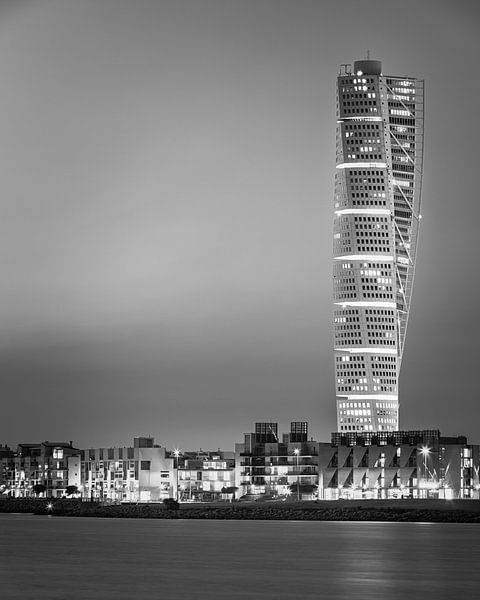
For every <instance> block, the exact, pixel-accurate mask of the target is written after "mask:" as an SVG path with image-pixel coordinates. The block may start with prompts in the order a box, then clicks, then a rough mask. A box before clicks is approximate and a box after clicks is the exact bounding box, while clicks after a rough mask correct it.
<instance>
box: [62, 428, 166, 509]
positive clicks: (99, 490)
mask: <svg viewBox="0 0 480 600" xmlns="http://www.w3.org/2000/svg"><path fill="white" fill-rule="evenodd" d="M173 463H174V461H173V458H172V457H170V456H169V454H168V453H167V451H166V449H165V448H163V447H162V446H159V445H156V444H155V440H154V438H153V437H136V438H134V441H133V446H130V447H122V448H90V449H87V450H82V451H81V452H79V455H78V456H74V457H71V458H70V459H69V464H68V467H69V478H68V483H69V485H72V486H76V487H77V489H78V490H79V493H80V496H81V497H82V498H84V499H88V500H92V501H108V502H151V501H156V502H159V501H162V500H164V499H165V498H171V497H173V494H174V484H175V473H174V464H173Z"/></svg>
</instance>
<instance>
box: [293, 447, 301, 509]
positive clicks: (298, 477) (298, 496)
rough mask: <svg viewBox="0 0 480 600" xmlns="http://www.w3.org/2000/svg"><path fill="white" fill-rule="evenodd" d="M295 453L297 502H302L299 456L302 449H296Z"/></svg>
mask: <svg viewBox="0 0 480 600" xmlns="http://www.w3.org/2000/svg"><path fill="white" fill-rule="evenodd" d="M293 453H294V454H295V456H296V459H297V500H300V475H299V472H298V455H299V454H300V449H299V448H295V450H294V451H293Z"/></svg>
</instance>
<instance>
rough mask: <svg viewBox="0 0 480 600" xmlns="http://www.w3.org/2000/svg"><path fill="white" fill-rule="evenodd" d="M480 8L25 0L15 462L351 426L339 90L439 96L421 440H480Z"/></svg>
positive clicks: (405, 377)
mask: <svg viewBox="0 0 480 600" xmlns="http://www.w3.org/2000/svg"><path fill="white" fill-rule="evenodd" d="M478 27H479V8H478V5H477V3H475V2H467V1H465V0H464V1H457V2H455V3H453V2H446V1H439V0H432V1H425V0H424V1H422V2H418V1H411V0H404V2H402V3H401V6H400V5H399V4H398V2H390V1H382V2H380V1H379V2H377V1H368V0H367V1H366V2H362V3H359V2H358V1H355V0H352V1H337V2H321V1H319V0H318V1H313V0H312V1H307V0H289V1H282V0H252V1H250V0H236V1H235V0H232V1H229V0H191V1H184V0H172V1H171V2H170V1H162V0H158V1H153V0H152V1H145V0H135V1H133V0H130V1H126V0H101V1H100V0H58V1H57V0H51V1H47V0H45V1H42V0H37V1H35V2H29V1H27V0H20V1H18V0H17V1H15V2H14V1H3V2H2V1H0V81H1V82H2V93H1V94H0V131H1V132H2V136H1V139H2V144H1V145H0V149H1V150H0V151H1V160H0V205H1V219H0V244H1V251H0V262H1V280H0V286H1V289H0V298H1V301H0V328H1V335H0V369H1V373H0V376H1V379H0V381H1V404H2V419H1V421H0V442H3V443H5V442H7V443H10V444H15V443H17V442H25V441H39V440H43V439H50V440H53V439H72V440H74V442H75V443H76V444H77V445H79V446H90V445H93V446H99V445H100V446H103V445H105V446H108V445H123V444H125V443H129V441H130V439H131V438H132V437H133V436H134V435H148V434H151V435H155V437H156V438H157V441H158V442H160V443H162V444H168V445H169V446H173V445H179V446H180V447H182V448H184V449H187V448H190V449H191V448H195V447H199V446H201V447H203V448H216V447H218V446H221V447H225V448H228V447H231V446H232V445H233V443H234V441H241V439H242V434H243V432H244V431H250V430H251V428H252V426H253V423H254V422H255V421H261V420H270V419H271V420H274V421H279V422H280V424H281V426H282V429H285V430H286V428H287V427H288V426H289V422H290V420H308V421H309V423H310V429H311V433H312V435H314V436H315V437H316V438H318V439H321V440H328V439H329V436H330V432H331V431H333V430H334V429H335V428H336V415H335V401H334V387H333V382H334V381H333V379H334V374H333V352H332V345H333V336H332V326H331V314H332V291H331V288H332V285H331V263H332V261H331V248H332V211H333V180H334V171H335V168H334V161H335V80H336V76H337V73H338V68H339V65H340V64H341V63H346V62H353V61H354V60H356V59H361V58H363V57H364V55H365V52H366V50H367V49H370V52H371V57H372V58H375V59H380V60H382V61H383V70H384V73H387V74H391V75H409V76H417V77H420V78H425V80H426V146H425V147H426V153H425V164H424V187H423V201H422V202H423V207H422V213H423V217H424V218H423V221H422V231H421V238H420V246H419V252H418V262H417V271H416V287H415V290H414V298H413V308H412V312H411V317H410V325H409V331H408V335H407V343H406V350H405V356H404V359H403V371H402V375H401V380H400V402H401V412H400V423H401V427H402V428H405V429H406V428H440V429H441V431H442V432H443V433H445V434H451V435H453V434H467V435H468V436H469V437H470V438H471V441H472V442H480V431H478V422H479V416H480V408H479V406H478V399H477V397H478V391H477V389H476V384H475V381H476V372H477V369H478V359H479V352H478V340H477V338H478V335H479V329H480V327H479V323H478V309H477V306H476V304H477V297H478V294H479V279H478V270H479V267H478V258H479V255H480V251H479V247H478V224H479V212H480V210H479V198H478V184H477V171H478V169H477V168H476V166H475V163H476V154H477V152H476V150H477V148H476V146H477V143H476V141H475V140H478V139H479V133H480V132H479V125H478V119H477V113H478V98H479V96H480V89H479V88H480V83H479V78H478V60H479V57H480V56H479V55H480V52H479V37H478Z"/></svg>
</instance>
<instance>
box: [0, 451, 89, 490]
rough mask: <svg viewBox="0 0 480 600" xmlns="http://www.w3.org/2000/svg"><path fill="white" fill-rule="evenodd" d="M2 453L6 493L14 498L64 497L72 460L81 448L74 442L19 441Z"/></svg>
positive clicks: (0, 459)
mask: <svg viewBox="0 0 480 600" xmlns="http://www.w3.org/2000/svg"><path fill="white" fill-rule="evenodd" d="M4 454H6V455H4V456H0V461H1V469H0V470H1V472H2V478H3V483H2V486H3V494H5V495H7V496H10V497H14V498H30V497H35V496H42V497H45V498H61V497H63V496H65V495H66V494H67V486H68V459H69V458H70V457H74V456H78V455H79V454H80V450H79V449H78V448H74V447H73V442H48V441H46V442H42V443H40V444H19V445H18V447H17V450H16V451H15V452H13V453H12V452H11V451H9V452H6V453H4Z"/></svg>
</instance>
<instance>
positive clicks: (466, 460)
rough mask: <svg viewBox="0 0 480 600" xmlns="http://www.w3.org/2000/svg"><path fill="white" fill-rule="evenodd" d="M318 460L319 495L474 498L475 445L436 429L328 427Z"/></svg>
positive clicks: (479, 451) (478, 486)
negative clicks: (329, 432)
mask: <svg viewBox="0 0 480 600" xmlns="http://www.w3.org/2000/svg"><path fill="white" fill-rule="evenodd" d="M318 461H319V487H318V497H319V498H320V499H324V500H336V499H370V498H373V499H388V498H444V499H453V498H477V499H478V498H479V490H480V480H479V469H480V446H478V445H472V444H468V443H467V438H466V437H464V436H458V437H445V436H441V435H440V432H439V431H438V430H422V431H394V432H387V431H382V432H362V433H360V432H348V433H332V441H331V443H330V444H327V443H322V444H320V445H319V458H318Z"/></svg>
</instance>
